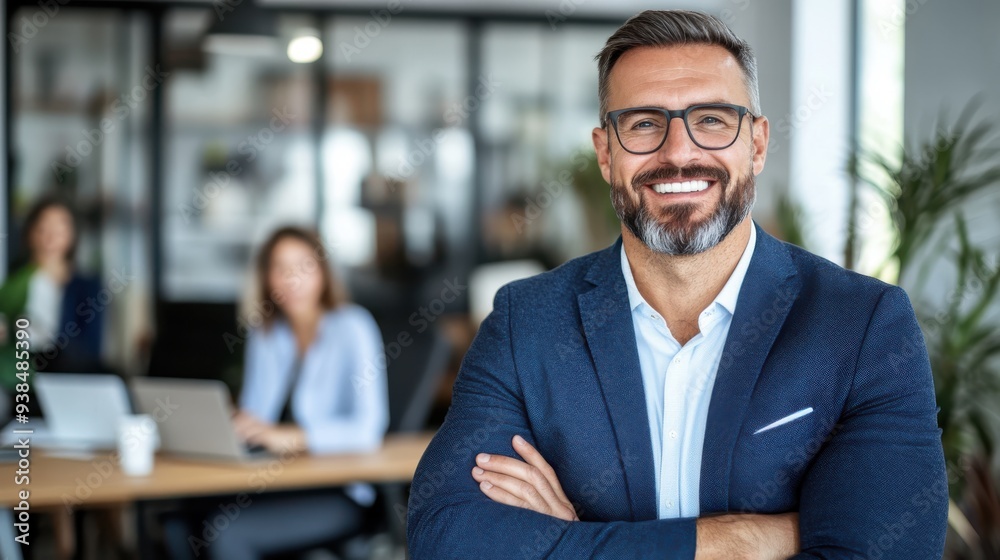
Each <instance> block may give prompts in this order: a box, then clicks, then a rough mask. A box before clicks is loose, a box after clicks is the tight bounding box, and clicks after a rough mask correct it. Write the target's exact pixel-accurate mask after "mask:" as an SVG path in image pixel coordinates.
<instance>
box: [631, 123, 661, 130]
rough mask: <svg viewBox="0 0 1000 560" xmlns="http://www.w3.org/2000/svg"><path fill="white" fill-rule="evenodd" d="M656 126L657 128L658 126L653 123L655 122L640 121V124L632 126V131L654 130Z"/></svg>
mask: <svg viewBox="0 0 1000 560" xmlns="http://www.w3.org/2000/svg"><path fill="white" fill-rule="evenodd" d="M656 126H657V124H656V123H655V122H653V121H639V122H637V123H635V124H633V125H632V129H633V130H635V129H644V128H646V129H648V128H654V127H656Z"/></svg>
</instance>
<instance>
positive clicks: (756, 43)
mask: <svg viewBox="0 0 1000 560" xmlns="http://www.w3.org/2000/svg"><path fill="white" fill-rule="evenodd" d="M715 13H716V15H718V16H719V17H720V18H722V20H723V21H725V22H726V23H728V24H729V25H730V27H732V28H733V31H735V32H736V34H737V35H739V36H740V37H741V38H743V39H744V40H746V41H747V42H749V43H750V46H752V47H753V49H754V52H755V53H756V55H757V79H758V81H759V82H760V103H761V109H762V110H763V112H764V115H766V116H767V117H768V120H769V121H770V123H771V146H770V148H769V149H768V153H767V162H766V164H765V166H764V172H763V173H761V175H760V176H759V177H758V178H757V204H756V205H755V206H754V210H753V217H754V219H755V220H756V221H757V222H758V223H760V224H761V225H763V226H765V227H767V226H768V225H769V224H770V223H771V222H772V221H773V218H774V208H775V207H776V205H777V201H778V197H779V195H781V194H784V193H786V192H788V188H789V184H790V181H791V179H790V169H791V150H790V149H789V146H790V140H789V137H788V136H787V135H785V134H782V133H779V132H777V131H776V130H775V126H776V124H777V123H778V121H780V120H781V119H783V118H785V116H786V115H788V114H789V113H790V108H791V95H792V48H791V45H792V0H766V1H760V0H755V1H752V2H751V1H750V0H732V1H731V2H729V3H728V5H727V6H726V7H724V8H723V9H722V10H721V11H717V12H715Z"/></svg>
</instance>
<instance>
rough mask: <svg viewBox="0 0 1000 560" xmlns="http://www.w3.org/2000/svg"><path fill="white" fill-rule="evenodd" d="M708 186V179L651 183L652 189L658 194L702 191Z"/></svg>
mask: <svg viewBox="0 0 1000 560" xmlns="http://www.w3.org/2000/svg"><path fill="white" fill-rule="evenodd" d="M707 188H708V181H684V182H683V183H659V184H656V185H653V190H655V191H656V192H658V193H660V194H664V193H684V192H697V191H703V190H705V189H707Z"/></svg>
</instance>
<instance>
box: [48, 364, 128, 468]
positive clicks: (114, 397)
mask: <svg viewBox="0 0 1000 560" xmlns="http://www.w3.org/2000/svg"><path fill="white" fill-rule="evenodd" d="M34 388H35V392H36V394H37V395H38V401H39V403H40V404H41V407H42V412H44V413H45V419H44V425H42V426H38V427H37V428H35V433H34V434H33V436H34V437H33V440H32V441H33V443H34V444H36V445H38V446H39V447H45V448H58V449H70V450H79V451H91V450H97V449H114V448H115V447H116V445H117V441H118V425H119V423H120V422H121V420H122V418H124V417H125V416H127V415H129V414H131V412H132V407H131V405H130V404H129V400H128V392H127V391H126V389H125V383H124V382H123V381H122V380H121V378H120V377H118V376H117V375H108V374H73V373H37V374H35V376H34Z"/></svg>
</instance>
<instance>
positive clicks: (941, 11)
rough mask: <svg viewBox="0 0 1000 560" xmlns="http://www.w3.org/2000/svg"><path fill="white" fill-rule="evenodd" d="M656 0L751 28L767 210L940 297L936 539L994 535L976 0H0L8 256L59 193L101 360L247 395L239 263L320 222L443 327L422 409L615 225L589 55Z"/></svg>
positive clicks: (992, 111) (984, 97)
mask: <svg viewBox="0 0 1000 560" xmlns="http://www.w3.org/2000/svg"><path fill="white" fill-rule="evenodd" d="M645 8H693V9H701V10H706V11H709V12H711V13H714V14H716V15H719V16H720V17H721V18H722V19H723V20H725V21H726V22H727V23H728V24H730V25H731V26H732V27H733V29H734V30H735V31H736V32H737V33H738V34H739V35H740V36H742V37H743V38H745V39H746V40H748V41H749V42H750V43H751V45H753V47H754V48H755V50H756V53H757V57H758V62H759V67H760V89H761V101H762V105H763V110H764V113H765V115H767V116H768V117H769V118H770V121H771V131H772V140H771V148H770V151H769V153H768V158H767V165H766V169H765V171H764V173H763V174H762V175H761V176H760V177H759V179H758V184H757V189H758V198H757V203H756V207H755V209H754V212H753V215H754V218H755V219H756V220H757V221H758V223H760V224H761V225H762V226H763V227H765V228H766V229H767V230H769V231H771V232H772V233H774V234H775V235H778V236H779V237H782V238H785V239H787V240H790V241H793V242H796V243H799V244H802V245H805V246H806V247H807V248H809V249H810V250H812V251H814V252H816V253H818V254H820V255H822V256H824V257H827V258H829V259H831V260H833V261H835V262H838V263H840V264H844V265H846V266H849V267H852V268H855V269H857V270H860V271H862V272H864V273H867V274H872V275H876V276H879V277H881V278H883V279H886V280H888V281H891V282H898V283H900V284H901V285H903V286H904V287H905V288H907V289H908V291H909V292H910V296H911V298H912V299H913V300H914V304H915V306H916V307H917V309H918V312H920V314H921V315H922V317H926V318H927V319H928V321H929V323H928V327H927V331H926V333H925V334H926V337H927V343H928V346H929V347H931V352H932V358H933V359H934V360H935V366H936V375H938V378H937V383H938V391H939V399H941V400H942V402H941V403H940V404H941V405H942V424H943V426H942V427H945V426H944V424H946V423H947V429H946V430H945V437H946V447H947V449H948V451H949V454H950V455H949V458H950V463H949V467H950V472H951V474H952V480H951V482H952V489H951V490H952V498H953V500H954V501H955V504H956V506H957V507H956V509H957V510H958V512H956V515H959V516H960V519H958V521H955V523H954V525H953V526H954V527H955V528H954V529H953V531H952V532H953V533H954V534H952V535H950V545H949V546H950V548H951V549H952V552H951V553H950V554H952V555H953V557H955V558H980V557H982V558H985V557H986V556H976V554H977V552H976V551H977V550H981V549H980V548H977V546H979V547H983V546H986V545H984V544H982V543H983V542H992V543H993V546H996V543H997V539H998V535H1000V511H998V506H996V504H997V503H1000V502H998V498H997V493H996V492H997V491H996V485H995V481H996V480H997V478H996V476H995V473H996V469H995V466H996V463H997V460H996V457H993V456H992V455H993V449H992V445H991V444H992V441H993V439H994V437H995V435H996V434H997V433H1000V432H998V431H997V427H998V424H1000V415H998V414H997V411H998V410H1000V406H997V405H998V404H1000V398H998V393H997V389H996V386H997V385H1000V374H998V352H1000V351H998V350H997V348H998V347H1000V341H998V337H997V332H998V329H996V328H995V325H996V324H997V321H998V320H1000V312H998V311H1000V303H998V299H997V298H994V297H993V295H994V294H996V292H997V281H998V278H1000V273H998V268H1000V266H998V258H997V257H998V255H1000V219H998V217H1000V188H998V186H1000V182H997V181H996V179H997V177H996V176H995V175H994V174H993V173H994V172H995V169H996V166H997V163H996V159H995V158H994V159H992V160H991V159H990V157H988V156H989V155H990V154H996V153H997V152H996V151H995V150H996V148H997V146H998V144H997V143H996V132H997V131H998V130H1000V129H997V128H987V129H986V130H985V132H984V133H983V134H982V136H981V137H980V136H975V137H973V138H968V135H967V136H961V135H960V134H958V135H956V134H955V132H956V131H958V132H959V133H961V131H962V130H963V129H962V128H961V126H962V123H963V122H964V123H966V124H965V129H964V130H965V131H966V132H971V131H970V130H969V129H973V128H976V127H978V126H980V125H983V124H984V123H987V124H988V125H989V126H991V127H992V126H993V124H992V123H996V122H997V121H998V119H1000V66H998V65H1000V62H998V61H1000V35H998V34H997V33H996V30H997V28H998V27H1000V4H998V3H997V2H995V1H992V0H961V1H957V2H956V1H949V2H945V1H944V0H838V1H835V2H812V1H809V0H709V1H701V2H695V1H693V0H692V1H686V0H685V1H674V2H651V1H647V0H616V1H605V0H561V1H557V0H544V1H529V0H516V1H515V0H508V1H504V2H501V1H476V2H472V1H467V2H463V1H458V0H426V1H423V0H421V1H418V0H399V1H389V2H386V1H384V0H383V1H365V0H267V1H255V0H231V1H228V2H227V1H226V0H216V1H215V2H207V1H206V2H199V1H194V0H191V1H177V2H174V1H169V0H164V1H159V0H155V1H154V0H149V1H142V2H139V1H135V2H131V1H124V0H123V1H102V0H71V1H69V2H67V1H66V0H50V1H49V2H44V1H43V2H37V1H22V0H8V1H7V2H6V4H5V11H4V13H3V17H4V18H5V19H4V24H5V37H7V38H8V40H7V41H5V42H4V45H3V46H2V47H0V49H2V56H3V58H4V75H3V87H2V88H0V103H2V107H3V110H2V111H0V120H2V121H3V130H4V135H3V137H2V138H0V146H2V151H3V153H4V154H5V157H4V158H3V160H2V161H0V181H2V183H3V186H4V189H5V190H4V192H5V196H4V197H2V198H0V208H2V211H0V220H2V221H3V228H2V231H3V232H4V238H3V243H0V274H3V273H5V272H9V271H10V270H12V269H13V268H14V267H15V266H16V265H17V264H18V262H19V259H20V258H21V257H22V250H21V248H22V244H23V240H22V239H20V233H19V232H20V228H21V224H22V223H23V220H24V217H25V212H26V211H27V209H28V208H29V207H30V206H31V205H32V203H33V202H34V201H35V200H37V199H38V198H39V197H41V196H42V195H43V194H47V193H58V194H60V195H62V196H64V197H66V198H68V199H69V200H71V201H72V202H73V204H74V207H75V209H76V211H77V212H78V215H79V219H80V242H79V247H78V250H77V255H76V258H77V263H78V266H79V267H81V268H82V269H84V270H87V271H89V272H90V273H92V274H95V275H97V276H98V277H100V278H101V279H102V281H103V282H105V283H107V282H109V281H110V279H111V278H115V277H117V278H124V279H125V287H124V289H123V290H121V291H120V292H117V293H115V294H114V297H113V299H112V301H111V302H110V303H109V304H108V306H107V314H106V324H105V334H106V336H105V340H106V343H105V348H104V349H103V352H104V361H105V363H107V364H108V365H109V367H111V368H112V369H113V370H114V371H115V372H117V373H120V374H121V375H123V376H126V377H128V376H139V375H158V376H169V377H208V378H219V379H222V380H224V381H226V383H228V384H230V386H231V387H232V388H233V390H234V391H236V390H238V389H239V386H240V375H241V371H242V370H241V361H242V351H243V346H242V342H241V341H236V342H232V340H231V339H227V337H226V335H227V333H228V334H230V335H233V334H237V335H238V334H239V333H240V332H241V331H240V328H241V324H240V322H239V321H240V317H245V316H247V315H246V314H249V313H252V312H253V310H252V309H247V305H246V303H245V301H246V294H247V288H248V285H249V284H248V273H249V270H250V262H251V258H252V257H253V255H254V254H255V250H256V248H257V247H258V245H259V243H260V242H261V241H262V240H263V239H264V238H265V237H266V236H267V235H268V234H269V233H270V232H271V231H273V230H274V229H275V228H276V227H278V226H281V225H285V224H290V223H291V224H300V225H308V226H313V227H315V228H317V229H318V230H319V231H320V232H321V234H322V236H323V240H324V242H325V243H326V245H327V247H328V249H329V251H330V252H331V254H332V255H333V256H334V260H335V262H336V264H337V266H338V268H339V271H340V272H341V273H342V274H343V276H344V278H346V279H347V282H348V285H349V287H350V290H351V292H352V294H353V297H354V299H355V300H356V301H357V302H358V303H360V304H361V305H363V306H365V307H366V308H368V309H369V310H370V311H371V312H372V313H373V315H374V316H375V318H376V319H377V320H378V322H379V324H380V326H381V327H382V329H383V334H384V337H385V339H386V341H387V342H391V341H393V340H396V339H397V337H398V335H399V334H400V333H404V332H409V333H415V332H417V330H418V328H420V325H431V326H432V327H433V329H434V332H436V333H438V334H439V335H440V336H441V337H442V338H443V339H444V340H446V341H447V347H448V348H449V352H450V356H448V358H447V359H444V360H436V361H434V364H433V366H434V369H435V371H433V372H430V373H427V372H426V371H425V370H426V369H427V367H429V366H427V364H426V363H423V362H425V361H426V360H424V358H423V354H421V358H420V359H419V360H418V359H417V358H416V357H415V355H414V357H413V359H412V360H411V358H410V356H408V355H407V352H406V349H403V350H402V352H400V353H399V354H398V355H394V356H390V358H391V359H392V360H398V363H397V364H396V365H395V366H393V367H392V368H391V370H390V375H396V374H395V373H393V372H397V371H398V372H404V373H401V374H400V375H403V374H406V375H410V374H411V373H407V372H412V375H429V377H430V378H431V379H434V384H433V392H432V394H431V395H430V396H429V397H427V398H428V399H429V401H430V402H429V405H428V412H427V414H426V415H425V416H426V421H425V422H424V423H425V425H426V427H428V428H433V426H434V424H435V423H436V422H440V419H441V417H442V415H443V412H444V411H445V410H446V408H447V404H448V398H449V394H448V393H449V388H450V384H451V381H452V380H453V378H454V374H455V373H456V371H457V367H458V364H459V362H460V360H461V358H462V355H463V352H464V349H465V348H466V347H467V346H468V344H469V342H470V340H471V338H472V336H473V335H474V333H475V329H476V327H477V325H478V320H480V319H481V318H482V315H483V314H484V313H486V312H488V309H489V304H490V300H491V297H492V293H493V291H495V289H496V287H498V284H499V283H502V282H503V281H505V280H506V279H508V278H514V277H516V276H518V275H522V274H527V273H531V272H533V271H536V270H544V269H546V268H550V267H552V266H556V265H558V264H559V263H561V262H563V261H565V260H567V259H570V258H573V257H575V256H579V255H581V254H584V253H586V252H589V251H592V250H596V249H598V248H601V247H604V246H606V245H607V244H609V243H610V242H612V241H613V240H614V238H615V237H617V222H616V221H615V220H614V214H613V211H612V210H611V208H610V203H609V200H608V197H607V187H606V185H604V184H603V182H602V180H601V178H600V175H599V173H598V172H597V171H596V167H595V165H594V162H593V155H592V151H593V150H592V148H591V144H590V131H591V129H592V128H593V127H594V126H595V125H596V123H597V116H598V115H597V112H598V104H597V71H596V66H595V62H594V56H595V54H596V53H597V52H598V50H599V49H600V48H601V46H602V45H603V42H604V40H605V39H606V38H607V37H608V36H609V35H610V34H611V33H612V32H613V31H614V30H615V28H616V27H617V26H618V25H620V24H621V23H622V22H623V21H624V20H625V19H626V18H627V17H628V16H629V15H631V14H633V13H635V12H637V11H640V10H642V9H645ZM963 115H966V116H963ZM968 115H971V116H968ZM941 126H944V127H945V128H944V129H941V128H940V127H941ZM941 130H945V131H946V134H941ZM956 138H959V139H960V140H958V142H959V145H958V146H953V145H951V144H949V142H952V143H954V141H956V140H955V139H956ZM970 143H971V144H972V145H971V147H967V146H966V144H970ZM904 146H905V147H906V149H907V152H906V154H907V157H906V158H902V159H901V157H900V154H901V152H900V150H901V148H902V147H904ZM927 147H930V148H931V149H930V150H927V149H925V148H927ZM966 148H968V149H967V150H966ZM963 150H966V151H970V154H965V152H963ZM962 156H967V157H964V159H963V157H962ZM880 165H881V167H883V169H880ZM886 170H889V171H892V170H895V171H897V172H898V173H895V174H894V175H893V174H891V173H886V172H885V171H886ZM935 177H937V178H938V179H935ZM942 177H943V179H942ZM969 177H972V179H969V180H966V179H967V178H969ZM894 178H895V181H894ZM872 184H874V185H875V186H873V185H872ZM942 184H943V185H944V186H941V185H942ZM876 186H877V187H882V188H884V189H885V191H886V193H885V196H884V195H883V194H880V191H879V189H878V188H876ZM894 189H898V190H894ZM908 189H912V190H908ZM920 189H924V190H920ZM935 189H937V190H935ZM887 199H888V203H887ZM897 201H903V202H902V203H899V204H897V203H896V202H897ZM915 224H916V225H915ZM965 234H967V235H965ZM908 236H909V237H908ZM901 246H903V247H905V250H904V251H901V250H900V249H899V248H900V247H901ZM963 249H964V250H963ZM959 254H961V255H965V256H967V257H968V259H965V260H962V259H960V258H959V257H957V256H955V255H959ZM969 259H972V260H973V261H975V263H973V264H971V265H970V264H968V262H967V261H968V260H969ZM976 263H978V265H977V264H976ZM974 280H976V281H975V282H974ZM452 292H454V293H455V294H456V295H457V297H451V295H452ZM998 297H1000V296H998ZM415 314H416V315H415ZM421 321H426V323H422V322H421ZM421 332H422V331H421ZM237 338H239V337H238V336H237ZM991 345H992V346H991ZM991 348H992V350H991ZM970 356H975V357H976V358H977V359H975V360H972V359H971V358H970ZM980 357H981V359H978V358H980ZM410 362H420V363H410ZM408 368H409V369H408ZM970 473H978V475H977V476H976V477H975V483H974V484H972V483H969V480H970ZM984 473H985V474H984ZM991 481H994V482H991ZM980 498H982V499H980ZM961 512H964V515H961ZM991 515H992V516H993V517H990V516H991ZM977 543H979V544H977ZM982 550H985V549H982Z"/></svg>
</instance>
